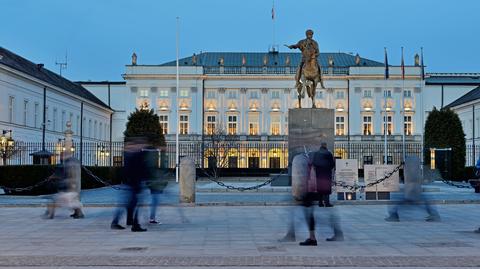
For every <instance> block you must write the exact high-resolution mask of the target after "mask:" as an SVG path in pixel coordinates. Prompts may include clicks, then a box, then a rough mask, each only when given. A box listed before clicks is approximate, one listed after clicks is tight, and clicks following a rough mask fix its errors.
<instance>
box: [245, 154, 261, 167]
mask: <svg viewBox="0 0 480 269" xmlns="http://www.w3.org/2000/svg"><path fill="white" fill-rule="evenodd" d="M259 167H260V157H248V168H259Z"/></svg>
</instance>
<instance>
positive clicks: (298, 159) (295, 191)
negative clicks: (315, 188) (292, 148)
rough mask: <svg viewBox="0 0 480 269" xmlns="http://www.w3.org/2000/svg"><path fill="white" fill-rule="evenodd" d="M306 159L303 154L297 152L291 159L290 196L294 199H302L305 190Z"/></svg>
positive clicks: (306, 176)
mask: <svg viewBox="0 0 480 269" xmlns="http://www.w3.org/2000/svg"><path fill="white" fill-rule="evenodd" d="M308 172H309V171H308V160H307V157H306V156H305V155H304V154H298V155H296V156H295V157H294V158H293V161H292V196H293V198H294V199H295V200H297V201H300V200H302V199H303V196H304V194H305V193H306V191H307V179H308Z"/></svg>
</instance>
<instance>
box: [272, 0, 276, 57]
mask: <svg viewBox="0 0 480 269" xmlns="http://www.w3.org/2000/svg"><path fill="white" fill-rule="evenodd" d="M272 33H273V43H272V52H275V0H272Z"/></svg>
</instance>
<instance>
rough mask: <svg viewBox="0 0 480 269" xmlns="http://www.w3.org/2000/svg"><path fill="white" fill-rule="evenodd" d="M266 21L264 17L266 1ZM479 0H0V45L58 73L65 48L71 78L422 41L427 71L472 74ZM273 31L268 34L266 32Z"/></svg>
mask: <svg viewBox="0 0 480 269" xmlns="http://www.w3.org/2000/svg"><path fill="white" fill-rule="evenodd" d="M273 4H274V6H275V20H274V23H273V21H272V15H271V11H272V5H273ZM479 11H480V1H476V0H275V1H274V2H273V1H272V0H175V1H173V0H171V1H162V0H157V1H154V0H135V1H133V0H130V1H127V0H78V1H74V0H0V13H1V14H0V25H1V27H0V46H2V47H5V48H7V49H9V50H11V51H13V52H15V53H17V54H19V55H21V56H23V57H25V58H27V59H29V60H31V61H33V62H36V63H44V64H45V66H46V67H47V68H49V69H50V70H53V71H55V72H58V70H59V67H58V66H56V65H55V61H63V58H64V57H65V52H68V69H67V70H65V71H64V75H65V76H66V77H67V78H69V79H71V80H74V81H76V80H93V81H95V80H113V81H118V80H122V77H121V74H123V73H124V70H125V64H129V63H130V61H131V58H130V57H131V54H132V53H133V52H136V53H137V55H138V64H161V63H164V62H167V61H171V60H174V59H175V57H176V56H175V55H176V54H175V53H176V52H175V47H176V45H175V35H176V17H177V16H178V17H180V20H179V22H180V24H179V26H180V27H179V29H180V31H179V33H180V46H179V48H180V57H186V56H191V55H192V54H193V53H197V54H198V53H200V51H204V52H209V51H210V52H213V51H224V52H233V51H239V52H267V51H268V48H269V46H270V45H271V44H272V43H273V36H274V35H273V32H275V43H276V44H279V45H280V51H281V52H282V51H283V52H284V51H289V50H288V49H287V48H285V47H283V44H293V43H296V42H297V41H298V40H300V39H302V38H304V32H305V30H306V29H308V28H311V29H313V30H314V32H315V35H314V38H315V39H316V40H317V41H318V43H319V45H320V50H321V51H322V52H346V53H353V54H356V53H359V54H360V56H362V57H365V58H369V59H372V60H377V61H382V62H383V58H384V55H383V48H384V47H387V49H388V55H389V63H390V64H391V65H399V63H400V47H402V46H403V47H405V62H406V64H407V65H411V64H413V55H414V54H415V53H419V51H420V47H424V55H425V65H426V66H427V72H480V67H479V64H480V53H479V52H478V49H479V44H480V40H479V39H480V23H478V17H479V14H480V12H479ZM273 29H275V30H273Z"/></svg>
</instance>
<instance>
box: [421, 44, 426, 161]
mask: <svg viewBox="0 0 480 269" xmlns="http://www.w3.org/2000/svg"><path fill="white" fill-rule="evenodd" d="M420 55H421V57H422V58H421V63H420V94H421V95H420V97H421V98H420V99H421V100H422V101H421V106H422V110H421V113H422V115H421V116H422V148H423V147H424V146H425V108H424V107H423V98H424V96H423V90H424V86H423V84H424V83H425V67H424V65H423V47H420ZM424 154H425V149H423V150H422V162H423V160H424Z"/></svg>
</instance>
